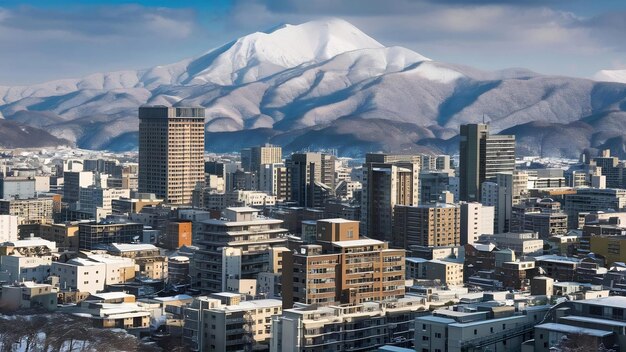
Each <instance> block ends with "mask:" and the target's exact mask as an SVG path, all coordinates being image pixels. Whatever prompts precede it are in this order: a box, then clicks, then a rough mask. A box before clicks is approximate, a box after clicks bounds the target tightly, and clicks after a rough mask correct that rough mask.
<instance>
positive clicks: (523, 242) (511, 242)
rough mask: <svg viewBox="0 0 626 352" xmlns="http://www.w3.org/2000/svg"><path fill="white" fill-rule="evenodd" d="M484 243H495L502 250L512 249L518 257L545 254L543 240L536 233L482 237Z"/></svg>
mask: <svg viewBox="0 0 626 352" xmlns="http://www.w3.org/2000/svg"><path fill="white" fill-rule="evenodd" d="M480 242H482V243H494V244H495V245H496V246H497V247H498V248H500V249H511V250H513V251H514V252H515V254H516V255H517V256H520V257H522V256H539V255H542V254H543V240H542V239H540V238H539V235H538V234H537V233H536V232H505V233H496V234H493V235H483V236H481V237H480Z"/></svg>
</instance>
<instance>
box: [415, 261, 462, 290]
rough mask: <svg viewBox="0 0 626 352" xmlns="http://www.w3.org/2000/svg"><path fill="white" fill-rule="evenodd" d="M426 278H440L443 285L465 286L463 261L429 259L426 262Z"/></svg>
mask: <svg viewBox="0 0 626 352" xmlns="http://www.w3.org/2000/svg"><path fill="white" fill-rule="evenodd" d="M424 274H425V277H424V278H425V279H428V280H440V282H441V284H442V285H446V286H463V263H458V262H453V261H445V260H437V259H433V260H429V261H427V262H425V263H424Z"/></svg>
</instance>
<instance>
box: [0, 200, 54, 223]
mask: <svg viewBox="0 0 626 352" xmlns="http://www.w3.org/2000/svg"><path fill="white" fill-rule="evenodd" d="M53 206H54V199H53V198H31V199H11V200H8V199H0V214H2V215H14V216H17V217H18V218H19V219H20V220H19V221H20V224H47V223H52V217H53Z"/></svg>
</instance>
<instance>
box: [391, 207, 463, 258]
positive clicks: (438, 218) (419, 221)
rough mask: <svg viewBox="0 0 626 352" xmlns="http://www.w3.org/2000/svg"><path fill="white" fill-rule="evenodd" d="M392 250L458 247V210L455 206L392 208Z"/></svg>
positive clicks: (459, 218)
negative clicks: (420, 247)
mask: <svg viewBox="0 0 626 352" xmlns="http://www.w3.org/2000/svg"><path fill="white" fill-rule="evenodd" d="M393 223H394V224H393V228H394V231H393V236H392V242H391V244H392V246H393V247H395V248H407V249H408V248H410V247H411V246H429V247H439V246H457V245H460V243H461V226H460V225H461V208H460V207H459V206H458V205H457V204H444V203H437V204H425V205H418V206H406V205H396V206H395V207H394V221H393Z"/></svg>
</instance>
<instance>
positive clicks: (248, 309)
mask: <svg viewBox="0 0 626 352" xmlns="http://www.w3.org/2000/svg"><path fill="white" fill-rule="evenodd" d="M216 297H217V298H216ZM222 297H227V299H223V298H222ZM183 311H184V313H183V314H184V327H183V341H184V343H185V344H186V345H187V346H188V347H189V348H190V349H191V350H193V351H248V350H257V349H263V347H265V349H267V346H269V344H270V339H271V337H272V333H271V326H272V317H273V316H277V315H280V314H281V312H282V302H281V301H280V300H276V299H259V300H250V301H242V300H241V295H237V294H229V293H221V294H216V295H211V296H209V297H196V298H195V299H194V300H193V302H192V304H191V305H190V306H188V307H186V308H184V310H183Z"/></svg>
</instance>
